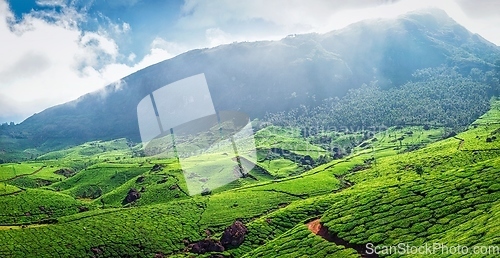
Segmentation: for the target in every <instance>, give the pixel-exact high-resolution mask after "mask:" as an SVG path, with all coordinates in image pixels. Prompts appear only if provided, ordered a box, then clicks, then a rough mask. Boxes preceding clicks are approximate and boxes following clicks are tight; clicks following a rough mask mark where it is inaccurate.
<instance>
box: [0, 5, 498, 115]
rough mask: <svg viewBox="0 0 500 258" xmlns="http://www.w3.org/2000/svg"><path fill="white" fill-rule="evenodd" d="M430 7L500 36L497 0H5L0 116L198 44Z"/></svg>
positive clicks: (62, 98)
mask: <svg viewBox="0 0 500 258" xmlns="http://www.w3.org/2000/svg"><path fill="white" fill-rule="evenodd" d="M426 7H438V8H441V9H443V10H445V11H446V12H447V13H448V15H450V16H451V17H452V18H453V19H455V20H456V21H457V22H459V23H460V24H462V25H463V26H465V27H466V28H467V29H469V30H470V31H472V32H474V33H478V34H480V35H481V36H482V37H484V38H485V39H487V40H489V41H491V42H493V43H495V44H496V45H500V33H498V32H499V30H498V28H500V12H498V10H499V7H500V0H439V1H435V0H399V1H398V0H350V1H345V0H307V1H306V0H253V1H236V0H86V1H84V0H22V1H21V0H0V57H1V58H0V123H3V122H11V121H13V122H15V123H20V122H21V121H23V120H24V119H26V118H27V117H29V116H31V115H33V114H34V113H38V112H41V111H43V110H44V109H46V108H48V107H51V106H54V105H57V104H62V103H65V102H68V101H71V100H73V99H76V98H78V97H79V96H81V95H83V94H86V93H89V92H93V91H96V90H98V89H100V88H102V87H104V86H106V85H108V84H111V83H116V82H117V81H119V80H120V79H121V78H123V77H125V76H127V75H129V74H131V73H133V72H135V71H138V70H140V69H142V68H145V67H147V66H149V65H152V64H155V63H158V62H160V61H163V60H165V59H168V58H171V57H174V56H176V55H178V54H181V53H183V52H186V51H189V50H191V49H196V48H206V47H215V46H217V45H221V44H228V43H232V42H241V41H257V40H279V39H281V38H283V37H285V36H287V35H289V34H300V33H310V32H317V33H325V32H329V31H332V30H336V29H340V28H343V27H345V26H347V25H349V24H351V23H353V22H357V21H360V20H363V19H370V18H392V17H396V16H398V15H401V14H403V13H406V12H408V11H412V10H417V9H421V8H426Z"/></svg>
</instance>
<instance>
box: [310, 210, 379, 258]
mask: <svg viewBox="0 0 500 258" xmlns="http://www.w3.org/2000/svg"><path fill="white" fill-rule="evenodd" d="M307 228H308V229H309V230H310V231H311V232H312V233H314V234H315V235H317V236H320V237H322V238H323V239H325V240H326V241H328V242H332V243H334V244H336V245H341V246H344V247H345V248H352V249H354V250H356V252H358V254H359V256H360V257H362V258H378V257H379V256H378V255H377V254H368V253H367V251H368V250H367V248H366V245H357V244H351V243H349V242H348V241H346V240H344V239H342V238H339V237H338V236H337V235H332V234H330V233H329V232H328V229H327V228H326V227H324V226H323V225H321V222H320V219H315V220H313V221H311V222H309V223H307Z"/></svg>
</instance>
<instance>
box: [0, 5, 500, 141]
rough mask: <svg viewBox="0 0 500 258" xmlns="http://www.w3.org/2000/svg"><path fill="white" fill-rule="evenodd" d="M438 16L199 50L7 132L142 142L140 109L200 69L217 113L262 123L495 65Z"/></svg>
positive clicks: (487, 51) (496, 52) (33, 137)
mask: <svg viewBox="0 0 500 258" xmlns="http://www.w3.org/2000/svg"><path fill="white" fill-rule="evenodd" d="M430 10H431V11H429V10H426V11H418V12H413V13H409V14H405V15H402V16H400V17H398V18H396V19H378V20H376V22H373V21H372V20H370V21H361V22H358V23H355V24H352V25H350V26H348V27H346V28H344V29H341V30H337V31H332V32H329V33H325V34H301V35H293V36H289V37H285V38H283V39H282V40H279V41H257V42H242V43H233V44H228V45H221V46H218V47H215V48H208V49H196V50H191V51H188V52H186V53H184V54H181V55H178V56H176V57H173V58H171V59H168V60H165V61H162V62H160V63H157V64H154V65H152V66H149V67H147V68H145V69H142V70H140V71H137V72H135V73H133V74H131V75H128V76H126V77H124V78H123V79H121V80H120V81H119V82H117V83H113V84H110V85H108V86H106V87H104V88H103V89H102V90H99V91H96V92H93V93H89V94H86V95H84V96H81V97H80V98H78V99H77V100H74V101H71V102H68V103H65V104H61V105H58V106H54V107H51V108H48V109H46V110H44V111H42V112H40V113H38V114H35V115H33V116H31V117H29V118H28V119H26V120H25V121H23V122H22V123H21V124H19V125H16V126H15V127H9V128H8V129H3V131H4V132H3V135H4V138H5V137H7V138H8V137H10V138H16V137H17V138H20V139H26V141H28V140H29V141H30V143H29V144H28V143H27V145H26V146H27V147H35V148H42V149H52V148H54V147H56V146H58V147H60V146H62V145H66V146H68V145H72V144H78V143H82V142H86V141H90V140H109V139H116V138H124V137H126V138H129V139H131V140H132V141H136V142H138V141H139V140H140V138H139V134H138V125H137V117H136V110H135V109H136V106H137V103H138V102H139V101H140V100H141V99H142V98H143V97H144V96H146V95H148V94H149V93H150V92H152V91H154V90H156V89H158V88H160V87H162V86H164V85H167V84H169V83H172V82H175V81H177V80H180V79H183V78H186V77H189V76H192V75H195V74H199V73H204V74H205V76H206V79H207V83H208V86H209V89H210V92H211V95H212V98H213V102H214V106H215V109H216V110H237V111H241V112H245V113H247V114H249V115H250V117H251V118H262V117H263V116H264V115H265V114H266V113H274V112H279V111H284V110H290V109H292V108H295V107H297V106H299V105H306V106H315V105H317V104H318V103H319V102H320V101H321V100H322V99H324V98H328V97H342V96H344V95H345V94H346V93H347V91H348V90H349V89H352V88H357V87H360V86H361V85H362V84H368V83H370V82H372V81H378V83H379V85H381V87H382V88H391V87H398V86H399V85H402V84H404V83H405V82H407V81H409V80H411V75H412V74H413V73H414V72H415V71H416V70H418V69H423V68H429V67H439V66H442V65H446V66H448V67H456V68H457V69H458V70H459V72H460V73H462V74H463V75H468V74H469V73H470V71H471V69H473V68H476V69H479V70H482V71H488V70H491V69H493V67H494V64H493V62H494V60H497V59H500V48H499V47H497V46H495V45H494V44H492V43H489V44H488V43H486V42H485V40H484V39H482V38H480V37H479V36H477V34H472V33H471V32H469V31H467V30H466V29H465V28H464V27H463V26H461V25H459V24H458V23H456V22H455V21H453V20H452V19H451V18H450V17H449V16H447V15H446V13H444V11H435V10H434V9H430ZM0 139H3V138H0ZM61 143H62V144H61Z"/></svg>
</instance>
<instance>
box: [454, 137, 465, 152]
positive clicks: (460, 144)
mask: <svg viewBox="0 0 500 258" xmlns="http://www.w3.org/2000/svg"><path fill="white" fill-rule="evenodd" d="M453 138H455V139H457V140H459V141H460V142H459V143H458V147H457V150H460V149H461V148H462V146H463V145H464V142H465V140H464V139H462V138H458V137H456V136H453Z"/></svg>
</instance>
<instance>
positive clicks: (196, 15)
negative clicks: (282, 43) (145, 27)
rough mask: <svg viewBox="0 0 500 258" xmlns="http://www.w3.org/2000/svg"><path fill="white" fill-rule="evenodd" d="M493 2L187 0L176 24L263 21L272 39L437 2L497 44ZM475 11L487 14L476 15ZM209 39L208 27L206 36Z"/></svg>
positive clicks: (498, 19) (251, 32)
mask: <svg viewBox="0 0 500 258" xmlns="http://www.w3.org/2000/svg"><path fill="white" fill-rule="evenodd" d="M496 6H498V0H485V1H474V0H440V1H435V0H402V1H383V0H379V1H375V0H355V1H344V0H342V1H340V0H332V1H324V0H310V1H301V0H274V1H268V0H253V1H231V0H212V1H204V0H186V1H185V3H184V6H183V8H182V12H183V14H184V16H183V17H182V18H181V19H180V20H179V26H180V27H181V28H184V29H191V30H192V29H210V28H218V29H220V30H224V31H227V30H226V28H228V27H231V25H232V24H235V23H240V24H242V25H244V24H246V23H249V22H253V21H263V22H266V23H269V24H270V25H273V26H274V31H273V33H272V34H274V35H269V36H267V38H265V39H275V38H276V35H279V36H280V37H284V36H286V35H288V34H294V33H308V32H328V31H331V30H334V29H340V28H343V27H345V26H347V25H349V24H351V23H353V22H357V21H360V20H364V19H368V18H388V17H395V16H397V15H400V14H403V13H406V12H408V11H412V10H417V9H421V8H425V7H438V8H441V9H444V10H445V11H446V12H447V13H448V14H449V15H450V16H451V17H452V18H453V19H455V20H457V21H458V22H459V23H461V24H462V25H464V26H465V27H466V28H468V29H469V30H471V31H472V32H475V33H479V34H481V35H482V36H483V37H485V38H486V39H488V40H490V41H492V42H494V43H496V44H497V45H500V34H498V33H497V32H495V31H494V30H495V29H496V28H499V27H500V16H499V15H498V11H497V9H498V8H494V7H496ZM486 10H489V11H486ZM492 12H494V14H493V13H492ZM477 13H488V14H489V15H487V16H479V17H478V15H477ZM474 14H476V15H475V17H474ZM473 18H475V19H473ZM242 27H244V26H242ZM268 27H272V26H268ZM261 29H262V28H261ZM264 29H266V28H264ZM497 31H498V30H497ZM259 34H260V35H262V32H261V31H256V29H255V28H252V27H250V28H247V29H242V30H239V31H238V33H235V32H234V31H231V34H226V35H225V36H227V35H230V38H225V41H234V39H237V40H252V39H253V38H255V37H256V35H259ZM261 39H264V38H261ZM210 40H211V38H210V35H208V33H207V41H208V42H210Z"/></svg>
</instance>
